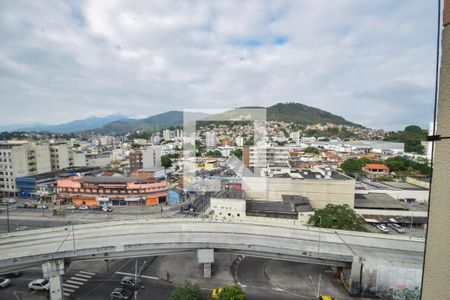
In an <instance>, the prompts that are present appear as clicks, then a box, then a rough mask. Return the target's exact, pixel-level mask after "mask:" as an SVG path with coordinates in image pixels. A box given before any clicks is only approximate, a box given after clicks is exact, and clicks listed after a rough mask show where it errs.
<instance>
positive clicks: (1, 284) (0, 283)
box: [0, 277, 11, 289]
mask: <svg viewBox="0 0 450 300" xmlns="http://www.w3.org/2000/svg"><path fill="white" fill-rule="evenodd" d="M10 284H11V280H9V279H8V278H5V277H0V288H2V289H3V288H5V287H8V286H9V285H10Z"/></svg>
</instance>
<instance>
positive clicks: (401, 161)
mask: <svg viewBox="0 0 450 300" xmlns="http://www.w3.org/2000/svg"><path fill="white" fill-rule="evenodd" d="M385 164H386V165H387V166H388V167H389V170H390V171H391V172H397V171H407V172H408V173H412V172H413V171H419V172H420V173H421V174H422V175H430V173H431V168H430V166H428V164H427V163H419V162H416V161H413V160H411V159H408V158H405V157H402V156H396V157H391V158H388V159H386V161H385Z"/></svg>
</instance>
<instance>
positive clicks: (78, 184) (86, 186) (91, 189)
mask: <svg viewBox="0 0 450 300" xmlns="http://www.w3.org/2000/svg"><path fill="white" fill-rule="evenodd" d="M57 193H58V199H60V200H66V201H70V202H72V203H73V204H75V205H87V206H92V205H118V206H129V205H155V204H159V203H163V202H166V201H167V182H166V181H165V180H161V181H159V180H155V179H150V178H136V177H125V176H118V177H113V176H84V177H81V176H74V177H70V178H65V179H59V180H57Z"/></svg>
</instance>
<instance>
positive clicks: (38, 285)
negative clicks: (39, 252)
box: [28, 278, 50, 291]
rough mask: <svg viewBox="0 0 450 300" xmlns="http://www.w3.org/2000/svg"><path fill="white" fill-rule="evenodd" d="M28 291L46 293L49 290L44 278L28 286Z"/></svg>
mask: <svg viewBox="0 0 450 300" xmlns="http://www.w3.org/2000/svg"><path fill="white" fill-rule="evenodd" d="M28 288H29V289H30V290H39V291H48V290H49V288H50V283H49V282H48V279H46V278H39V279H35V280H33V281H32V282H30V283H29V284H28Z"/></svg>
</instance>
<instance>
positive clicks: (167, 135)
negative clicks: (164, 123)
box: [163, 129, 175, 141]
mask: <svg viewBox="0 0 450 300" xmlns="http://www.w3.org/2000/svg"><path fill="white" fill-rule="evenodd" d="M174 137H175V132H174V131H172V130H169V129H165V130H163V139H164V140H165V141H169V140H173V138H174Z"/></svg>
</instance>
